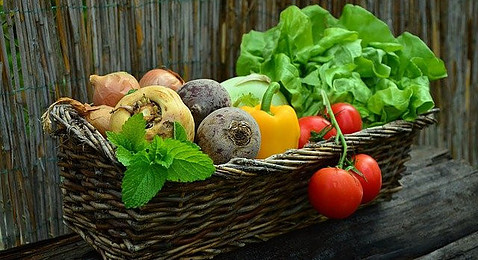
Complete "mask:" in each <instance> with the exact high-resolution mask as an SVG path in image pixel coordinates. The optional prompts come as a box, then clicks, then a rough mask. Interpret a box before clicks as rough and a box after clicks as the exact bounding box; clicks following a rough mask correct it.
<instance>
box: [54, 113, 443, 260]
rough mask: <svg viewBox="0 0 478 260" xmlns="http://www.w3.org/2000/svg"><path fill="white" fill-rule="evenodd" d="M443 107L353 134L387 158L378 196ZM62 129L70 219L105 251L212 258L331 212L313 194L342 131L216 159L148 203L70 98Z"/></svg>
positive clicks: (386, 192) (392, 183) (362, 146)
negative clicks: (138, 203)
mask: <svg viewBox="0 0 478 260" xmlns="http://www.w3.org/2000/svg"><path fill="white" fill-rule="evenodd" d="M434 112H436V110H434V111H431V112H429V113H427V114H424V115H420V116H419V118H418V119H417V120H415V121H414V122H407V121H402V120H399V121H394V122H391V123H388V124H386V125H384V126H379V127H372V128H368V129H364V130H362V131H360V132H357V133H354V134H350V135H346V137H345V139H346V142H347V144H348V146H349V150H350V152H351V153H367V154H370V155H371V156H372V157H374V158H375V159H376V160H377V162H378V163H379V165H380V168H381V170H382V175H383V185H382V190H381V192H380V194H379V197H378V198H377V199H376V200H375V201H374V202H377V201H382V200H387V199H390V197H391V194H393V193H394V192H396V191H398V190H400V188H401V186H400V183H399V181H398V180H399V179H400V177H401V174H402V173H403V172H404V171H405V166H404V163H405V162H406V161H407V160H408V159H409V152H410V147H411V145H412V143H413V141H414V138H415V136H416V135H417V133H418V132H419V130H420V129H422V128H423V127H426V126H428V125H431V124H434V123H435V122H436V121H435V119H434ZM47 121H48V124H53V125H54V127H52V126H51V125H48V127H47V128H51V129H53V130H52V135H53V136H56V137H58V139H59V149H58V158H59V166H60V168H61V176H62V177H63V181H62V184H61V188H62V195H63V208H64V212H63V214H64V222H65V223H66V225H67V226H68V227H70V228H71V229H72V230H73V231H74V232H76V233H78V234H80V236H81V237H82V238H83V239H84V240H85V241H87V242H88V243H89V244H90V245H92V246H93V247H94V248H95V249H96V250H97V251H98V252H99V253H100V254H101V255H102V257H103V258H105V259H178V258H188V259H202V258H211V257H213V256H214V255H217V254H220V253H223V252H227V251H230V250H233V249H235V248H237V247H240V246H243V245H245V244H248V243H253V242H259V241H264V240H267V239H269V238H271V237H274V236H277V235H280V234H283V233H286V232H289V231H291V230H295V229H299V228H302V227H305V226H308V225H311V224H313V223H317V222H320V221H324V220H326V218H325V217H323V216H321V215H319V214H317V212H316V211H315V210H314V209H312V207H311V206H310V205H309V202H308V199H307V185H308V180H309V178H310V177H311V175H312V174H313V172H315V171H316V170H317V169H319V168H321V167H326V166H334V165H335V164H336V163H337V161H338V158H339V156H340V153H341V151H342V148H341V146H340V145H337V144H335V143H334V141H333V140H328V141H322V142H318V143H313V144H309V145H307V146H306V147H305V148H303V149H294V150H289V151H287V152H285V153H283V154H277V155H273V156H271V157H269V158H267V159H264V160H253V159H244V158H235V159H232V160H230V161H229V162H228V163H225V164H221V165H216V172H215V173H214V174H213V176H212V177H211V178H209V179H207V180H205V181H199V182H193V183H173V182H168V183H166V184H165V186H164V187H163V189H162V190H161V191H160V192H159V193H158V195H157V196H156V197H155V198H153V200H151V201H150V202H149V203H148V204H146V205H145V206H143V207H141V208H139V209H126V208H125V207H124V204H123V203H122V201H121V180H122V176H123V173H124V170H125V169H124V168H123V167H122V166H121V164H120V163H119V162H118V161H117V159H116V158H115V156H114V147H113V145H112V144H111V143H110V142H109V141H108V140H106V139H105V138H104V137H103V136H102V135H101V134H100V133H99V132H98V131H97V130H96V129H95V128H94V127H93V126H91V125H90V124H89V123H88V122H87V121H86V120H85V119H83V118H82V117H81V116H79V115H78V113H77V112H76V111H75V110H74V109H73V108H72V107H71V106H70V105H67V104H56V105H54V106H53V107H52V108H51V109H50V110H49V113H48V118H47Z"/></svg>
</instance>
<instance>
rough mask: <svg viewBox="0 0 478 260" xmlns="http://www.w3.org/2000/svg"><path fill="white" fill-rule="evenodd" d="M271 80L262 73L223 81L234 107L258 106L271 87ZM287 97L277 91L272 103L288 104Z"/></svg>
mask: <svg viewBox="0 0 478 260" xmlns="http://www.w3.org/2000/svg"><path fill="white" fill-rule="evenodd" d="M270 83H271V80H270V79H269V78H268V77H267V76H265V75H262V74H255V73H253V74H250V75H248V76H239V77H234V78H230V79H228V80H226V81H223V82H221V85H222V86H223V87H224V88H225V89H226V90H227V92H228V93H229V96H230V97H231V103H232V106H234V107H241V106H251V107H253V106H256V105H258V104H259V103H260V102H261V99H262V96H263V95H264V93H265V92H266V90H267V87H269V84H270ZM288 104H289V103H288V102H287V99H286V98H285V96H284V95H283V94H282V93H281V92H277V93H276V94H275V95H274V97H273V98H272V105H274V106H280V105H288Z"/></svg>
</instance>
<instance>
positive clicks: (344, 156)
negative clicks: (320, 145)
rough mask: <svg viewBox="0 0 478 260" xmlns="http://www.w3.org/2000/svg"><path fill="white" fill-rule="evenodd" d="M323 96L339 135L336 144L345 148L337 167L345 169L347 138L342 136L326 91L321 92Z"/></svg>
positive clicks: (331, 120) (331, 121)
mask: <svg viewBox="0 0 478 260" xmlns="http://www.w3.org/2000/svg"><path fill="white" fill-rule="evenodd" d="M321 94H322V101H323V102H324V106H325V107H326V108H327V113H328V114H329V117H330V123H332V125H333V126H334V128H335V130H337V135H336V136H335V143H336V144H339V141H340V143H342V147H343V152H342V155H341V156H340V160H339V163H338V164H337V167H338V168H340V169H343V167H344V162H345V159H346V158H347V142H346V141H345V137H344V135H343V134H342V131H341V130H340V127H339V123H337V120H336V119H335V115H334V112H333V111H332V107H331V106H330V102H329V99H328V98H327V94H326V93H325V91H324V90H322V91H321Z"/></svg>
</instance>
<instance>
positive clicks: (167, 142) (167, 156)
mask: <svg viewBox="0 0 478 260" xmlns="http://www.w3.org/2000/svg"><path fill="white" fill-rule="evenodd" d="M145 127H146V121H145V120H144V119H143V116H142V114H136V115H134V116H132V117H130V118H129V119H128V120H127V121H126V122H125V123H124V125H123V128H122V131H121V132H119V133H114V132H107V133H106V134H107V137H108V140H110V142H111V143H113V144H114V145H116V147H117V148H116V157H117V158H118V161H119V162H121V163H122V164H123V165H124V166H125V167H126V171H125V172H124V177H123V180H122V185H121V188H122V200H123V202H124V204H125V207H126V208H137V207H141V206H143V205H145V204H146V203H148V202H149V201H150V200H151V199H152V198H153V197H154V196H156V194H157V193H158V192H159V191H160V190H161V189H162V187H163V186H164V184H165V183H166V181H175V182H193V181H198V180H205V179H207V178H209V177H210V176H211V175H212V174H213V173H214V171H215V167H214V164H213V161H212V160H211V158H209V156H207V155H206V154H204V153H203V152H202V151H201V150H200V148H199V146H197V145H196V144H194V143H193V142H190V141H188V140H187V135H186V131H185V130H184V128H183V127H182V126H181V124H180V123H178V122H175V123H174V139H173V138H166V139H163V138H161V137H159V136H155V137H154V138H153V140H152V141H151V142H148V141H146V139H145V135H146V131H145Z"/></svg>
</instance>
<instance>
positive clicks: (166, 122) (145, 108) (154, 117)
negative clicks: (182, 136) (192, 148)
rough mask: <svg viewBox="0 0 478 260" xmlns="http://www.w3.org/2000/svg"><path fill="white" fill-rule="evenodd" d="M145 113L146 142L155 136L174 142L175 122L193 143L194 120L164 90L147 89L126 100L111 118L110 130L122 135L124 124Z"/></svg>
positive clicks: (177, 99)
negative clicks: (134, 116) (172, 138)
mask: <svg viewBox="0 0 478 260" xmlns="http://www.w3.org/2000/svg"><path fill="white" fill-rule="evenodd" d="M138 113H142V114H143V117H144V119H145V120H146V139H147V140H149V141H151V140H152V139H153V138H154V136H155V135H159V136H161V137H163V138H171V137H173V134H174V132H173V131H174V122H178V123H180V124H181V125H182V126H183V127H184V129H185V130H186V135H187V137H188V140H190V141H193V140H194V119H193V116H192V114H191V111H190V110H189V108H188V107H187V106H186V105H185V104H184V103H183V101H182V100H181V98H180V97H179V95H178V94H177V93H176V92H175V91H174V90H172V89H170V88H167V87H164V86H147V87H144V88H140V89H139V90H137V91H135V92H133V93H131V94H128V95H126V96H124V97H123V98H122V99H121V100H120V101H119V102H118V104H117V105H116V106H115V109H114V112H113V115H111V121H110V128H111V130H112V131H114V132H120V131H121V130H122V127H123V124H124V123H125V122H126V121H127V120H128V119H129V118H130V117H131V116H133V115H134V114H138Z"/></svg>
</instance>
